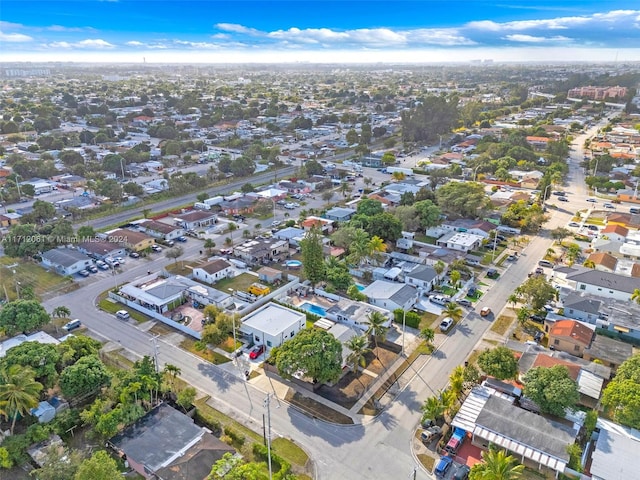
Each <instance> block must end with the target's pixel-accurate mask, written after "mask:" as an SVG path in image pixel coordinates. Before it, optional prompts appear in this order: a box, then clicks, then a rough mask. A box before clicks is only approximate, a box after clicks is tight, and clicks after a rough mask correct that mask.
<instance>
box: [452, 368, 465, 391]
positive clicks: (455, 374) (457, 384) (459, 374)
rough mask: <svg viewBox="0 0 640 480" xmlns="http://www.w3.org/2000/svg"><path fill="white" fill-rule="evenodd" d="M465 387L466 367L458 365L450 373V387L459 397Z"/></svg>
mask: <svg viewBox="0 0 640 480" xmlns="http://www.w3.org/2000/svg"><path fill="white" fill-rule="evenodd" d="M463 387H464V367H463V366H461V365H458V366H457V367H456V368H454V369H453V371H452V372H451V375H449V388H450V389H451V391H452V392H454V393H455V395H456V397H459V396H460V394H461V393H462V389H463Z"/></svg>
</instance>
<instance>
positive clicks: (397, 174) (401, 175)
mask: <svg viewBox="0 0 640 480" xmlns="http://www.w3.org/2000/svg"><path fill="white" fill-rule="evenodd" d="M391 176H392V177H393V179H394V180H395V181H396V182H401V181H402V180H404V178H405V174H404V173H402V172H393V173H392V174H391Z"/></svg>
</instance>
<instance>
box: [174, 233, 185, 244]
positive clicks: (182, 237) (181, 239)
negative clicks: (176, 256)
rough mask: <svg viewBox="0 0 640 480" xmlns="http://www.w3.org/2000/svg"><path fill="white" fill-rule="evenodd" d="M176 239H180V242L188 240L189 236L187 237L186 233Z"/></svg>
mask: <svg viewBox="0 0 640 480" xmlns="http://www.w3.org/2000/svg"><path fill="white" fill-rule="evenodd" d="M176 240H178V241H179V242H182V243H184V242H186V241H187V237H185V236H184V235H180V236H179V237H178V238H176Z"/></svg>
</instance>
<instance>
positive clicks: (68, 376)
mask: <svg viewBox="0 0 640 480" xmlns="http://www.w3.org/2000/svg"><path fill="white" fill-rule="evenodd" d="M110 380H111V376H110V375H109V372H107V369H106V368H105V366H104V364H103V363H102V362H101V361H100V359H98V357H97V356H95V355H88V356H86V357H82V358H80V359H79V360H78V361H77V362H76V363H74V364H73V365H70V366H68V367H67V368H65V369H64V370H63V371H62V373H61V374H60V389H61V390H62V393H63V394H64V395H65V396H66V397H67V398H69V397H76V396H79V395H84V394H86V393H90V392H94V391H96V390H97V389H98V388H100V387H102V386H104V385H106V384H107V383H109V381H110Z"/></svg>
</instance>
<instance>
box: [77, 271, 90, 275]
mask: <svg viewBox="0 0 640 480" xmlns="http://www.w3.org/2000/svg"><path fill="white" fill-rule="evenodd" d="M78 275H80V276H81V277H88V276H89V275H91V274H90V273H89V270H80V271H79V272H78Z"/></svg>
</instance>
